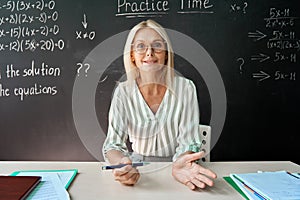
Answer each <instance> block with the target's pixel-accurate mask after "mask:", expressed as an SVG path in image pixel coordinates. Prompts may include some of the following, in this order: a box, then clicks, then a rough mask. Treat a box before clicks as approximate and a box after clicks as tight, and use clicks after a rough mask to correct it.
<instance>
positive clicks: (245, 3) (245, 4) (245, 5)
mask: <svg viewBox="0 0 300 200" xmlns="http://www.w3.org/2000/svg"><path fill="white" fill-rule="evenodd" d="M247 6H248V3H247V2H244V8H243V12H244V13H246V8H247Z"/></svg>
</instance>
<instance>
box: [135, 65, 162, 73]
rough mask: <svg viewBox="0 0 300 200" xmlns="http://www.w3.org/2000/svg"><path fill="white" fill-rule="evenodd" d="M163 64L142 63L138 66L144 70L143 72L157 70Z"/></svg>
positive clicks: (160, 68)
mask: <svg viewBox="0 0 300 200" xmlns="http://www.w3.org/2000/svg"><path fill="white" fill-rule="evenodd" d="M163 67H164V65H161V64H144V65H142V66H140V67H139V69H140V70H142V71H145V72H158V71H160V70H162V68H163Z"/></svg>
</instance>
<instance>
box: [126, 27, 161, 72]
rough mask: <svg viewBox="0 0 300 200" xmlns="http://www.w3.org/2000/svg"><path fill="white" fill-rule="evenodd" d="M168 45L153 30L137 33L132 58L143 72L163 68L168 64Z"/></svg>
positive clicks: (148, 29)
mask: <svg viewBox="0 0 300 200" xmlns="http://www.w3.org/2000/svg"><path fill="white" fill-rule="evenodd" d="M166 52H167V51H166V44H165V42H164V40H163V38H162V37H161V36H160V35H159V34H158V33H157V32H156V31H155V30H153V29H151V28H142V29H140V30H139V31H137V33H136V35H135V37H134V39H133V43H132V52H131V58H132V61H133V62H134V63H135V65H136V66H137V67H138V68H139V69H141V70H143V71H152V70H157V69H158V68H161V67H162V66H164V64H165V63H166V59H167V54H166Z"/></svg>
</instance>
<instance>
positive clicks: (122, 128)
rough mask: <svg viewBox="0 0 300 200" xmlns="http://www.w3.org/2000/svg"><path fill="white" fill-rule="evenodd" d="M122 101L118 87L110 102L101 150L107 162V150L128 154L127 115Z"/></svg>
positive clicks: (122, 97)
mask: <svg viewBox="0 0 300 200" xmlns="http://www.w3.org/2000/svg"><path fill="white" fill-rule="evenodd" d="M124 101H126V95H124V94H122V92H121V89H120V87H119V86H118V87H117V88H116V90H115V92H114V95H113V99H112V102H111V106H110V110H109V118H108V131H107V136H106V139H105V141H104V144H103V148H102V153H103V157H104V159H105V160H107V157H106V153H107V152H108V151H109V150H118V151H121V152H122V153H123V154H127V153H128V149H127V146H126V140H127V138H128V133H127V115H126V108H125V107H124Z"/></svg>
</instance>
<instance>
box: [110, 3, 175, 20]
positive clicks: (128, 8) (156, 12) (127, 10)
mask: <svg viewBox="0 0 300 200" xmlns="http://www.w3.org/2000/svg"><path fill="white" fill-rule="evenodd" d="M168 10H169V1H167V0H162V1H161V0H142V1H129V0H118V4H117V14H116V16H125V17H127V18H130V17H151V16H161V15H166V14H168Z"/></svg>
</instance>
